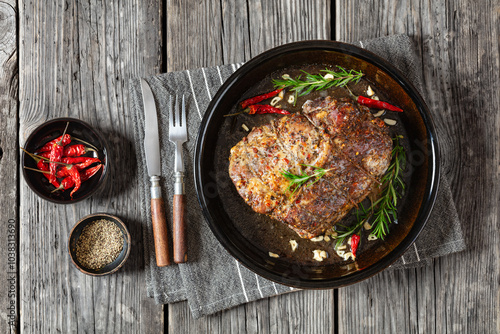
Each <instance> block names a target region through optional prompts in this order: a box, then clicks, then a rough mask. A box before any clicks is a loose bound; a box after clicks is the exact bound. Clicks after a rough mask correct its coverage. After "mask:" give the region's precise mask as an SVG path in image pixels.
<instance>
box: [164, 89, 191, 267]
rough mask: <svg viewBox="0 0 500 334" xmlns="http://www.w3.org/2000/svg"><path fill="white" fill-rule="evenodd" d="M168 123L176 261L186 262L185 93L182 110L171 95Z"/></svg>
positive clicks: (177, 100)
mask: <svg viewBox="0 0 500 334" xmlns="http://www.w3.org/2000/svg"><path fill="white" fill-rule="evenodd" d="M168 125H169V127H168V133H169V135H168V139H169V140H170V141H171V142H172V143H174V144H175V165H174V178H175V183H174V203H173V218H174V223H173V239H174V262H175V263H184V262H186V261H187V243H186V237H185V230H186V228H185V224H184V163H183V159H182V144H184V143H185V142H186V141H187V124H186V103H185V99H184V95H182V110H181V108H180V107H179V99H175V107H173V106H172V97H170V116H169V124H168Z"/></svg>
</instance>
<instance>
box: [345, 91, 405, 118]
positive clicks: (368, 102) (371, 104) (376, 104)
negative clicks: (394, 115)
mask: <svg viewBox="0 0 500 334" xmlns="http://www.w3.org/2000/svg"><path fill="white" fill-rule="evenodd" d="M346 88H347V87H346ZM347 90H348V91H349V94H350V95H351V97H352V98H353V99H354V100H356V101H357V102H358V103H359V104H361V105H364V106H367V107H368V108H373V109H387V110H391V111H399V112H403V109H401V108H398V107H396V106H393V105H392V104H389V103H387V102H383V101H379V100H373V99H370V98H367V97H364V96H357V95H354V94H353V92H351V90H350V89H349V88H347Z"/></svg>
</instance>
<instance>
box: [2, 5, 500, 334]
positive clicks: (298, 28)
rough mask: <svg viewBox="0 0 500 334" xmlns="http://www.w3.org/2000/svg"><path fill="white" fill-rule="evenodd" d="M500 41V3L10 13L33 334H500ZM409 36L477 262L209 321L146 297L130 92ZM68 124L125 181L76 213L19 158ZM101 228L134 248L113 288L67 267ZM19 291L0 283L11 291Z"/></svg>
mask: <svg viewBox="0 0 500 334" xmlns="http://www.w3.org/2000/svg"><path fill="white" fill-rule="evenodd" d="M17 3H19V6H17ZM16 11H17V12H16ZM332 14H333V15H334V16H333V17H332ZM16 19H17V21H16ZM16 26H18V27H19V28H18V31H17V38H16V29H17V28H16ZM499 27H500V4H499V3H498V1H476V2H469V1H465V0H459V1H451V0H446V1H443V2H438V1H424V0H402V1H397V0H381V1H375V0H369V1H360V0H353V1H329V0H321V1H308V0H270V1H265V0H234V1H229V0H219V1H208V0H201V1H191V0H190V1H180V0H166V1H161V0H147V1H138V0H130V1H97V0H90V1H86V2H83V1H76V0H69V1H66V2H60V3H53V2H50V1H49V2H43V3H42V2H31V1H18V2H17V1H14V0H0V117H1V120H2V121H1V122H0V148H1V152H2V153H1V154H0V184H2V191H1V195H2V196H0V206H1V207H2V208H3V209H2V210H0V220H1V221H2V223H3V224H4V226H6V224H7V223H8V220H9V219H14V220H15V221H16V222H19V223H18V227H19V231H18V237H19V242H18V245H19V254H18V255H19V276H18V278H19V289H18V290H17V293H18V295H19V299H18V300H19V303H20V305H19V308H20V309H19V312H17V314H20V315H21V318H20V319H19V320H20V325H19V327H20V328H19V329H20V331H21V332H23V333H24V332H27V333H53V332H63V333H69V332H89V333H93V332H98V333H113V332H114V333H129V332H130V333H161V332H163V331H164V332H168V333H388V332H390V333H498V332H500V320H499V319H500V305H499V303H500V289H499V282H500V263H499V261H498V259H499V258H500V237H499V235H498V230H499V226H500V222H499V216H500V205H499V202H500V167H499V166H500V150H499V149H498V148H499V147H500V113H499V110H500V94H498V92H499V90H500V81H499V80H498V73H500V55H499V48H500V46H499V39H498V36H499ZM396 33H406V34H408V35H410V36H411V37H412V39H413V41H414V42H415V45H416V47H417V52H418V54H419V58H420V59H421V62H422V75H423V78H424V87H423V95H424V97H425V99H426V101H427V103H428V105H429V107H430V108H432V109H433V110H436V111H437V112H436V113H435V117H434V121H435V123H436V128H437V132H438V137H439V139H440V147H441V151H442V152H443V171H444V173H445V174H446V175H447V176H448V178H449V180H450V182H451V185H452V190H453V194H454V198H455V201H456V205H457V209H458V211H459V215H460V219H461V220H462V226H463V229H464V232H465V235H466V237H467V244H468V250H467V251H465V252H462V253H460V254H454V255H450V256H446V257H442V258H439V259H436V260H434V261H433V263H432V265H430V266H427V267H423V268H417V269H409V270H402V271H387V272H383V273H381V274H379V275H377V276H375V277H373V278H371V279H369V280H367V281H365V282H362V283H359V284H357V285H354V286H350V287H346V288H342V289H339V290H336V292H335V291H334V290H326V291H298V292H293V293H289V294H286V295H281V296H278V297H272V298H267V299H263V300H260V301H256V302H252V303H248V304H245V305H241V306H239V307H235V308H232V309H230V310H226V311H222V312H219V313H217V314H214V315H211V316H207V317H203V318H201V319H198V320H194V319H193V318H192V316H191V313H190V311H189V307H188V304H187V302H181V303H175V304H171V305H168V306H165V307H164V310H162V307H161V306H158V305H155V304H154V302H153V300H152V299H150V298H148V297H147V296H146V291H145V282H144V270H143V268H144V263H143V255H142V254H143V249H142V240H143V239H142V228H141V224H142V223H143V222H141V221H140V212H139V207H138V203H137V201H136V199H137V198H138V197H139V194H138V189H137V187H135V186H134V183H133V182H131V180H134V179H135V177H137V175H136V170H137V168H136V161H135V153H134V152H135V151H134V144H133V142H132V140H133V139H132V138H133V133H132V132H133V131H132V124H131V122H132V119H131V114H130V113H129V112H128V109H129V100H128V99H129V97H128V80H129V78H131V77H137V76H146V75H151V74H155V73H159V72H162V71H167V70H168V71H176V70H183V69H187V68H197V67H203V66H213V65H219V64H229V63H235V62H243V61H247V60H249V59H250V58H252V57H254V56H256V55H258V54H259V53H261V52H263V51H265V50H268V49H270V48H272V47H274V46H277V45H280V44H284V43H288V42H293V41H298V40H306V39H329V38H334V39H338V40H344V41H348V42H349V41H356V40H360V39H369V38H374V37H379V36H385V35H390V34H396ZM17 41H19V46H17ZM18 68H19V75H18ZM18 80H19V83H18ZM17 101H19V102H17ZM61 116H71V117H77V118H81V119H83V120H85V121H87V122H88V123H90V124H91V125H93V126H95V127H96V128H97V129H98V130H99V131H101V133H102V134H103V136H104V137H105V138H107V139H108V144H109V147H110V154H109V156H110V160H111V161H112V165H113V166H119V168H118V167H116V168H112V169H111V171H110V177H109V179H108V183H107V184H106V186H105V187H104V188H103V189H102V190H101V191H100V193H98V194H96V195H95V196H93V197H92V198H91V199H89V200H86V201H84V202H80V203H76V204H71V205H67V206H62V205H55V204H52V203H49V202H45V201H43V200H41V199H39V198H38V197H37V196H36V195H34V194H33V192H31V191H30V190H29V188H28V187H27V186H26V184H25V183H24V180H22V178H20V176H19V171H18V170H17V168H16V166H18V153H17V151H18V150H17V147H18V146H19V144H22V143H23V142H24V140H25V139H26V137H27V135H28V134H29V133H30V131H31V130H33V129H34V127H35V126H37V125H39V124H40V123H42V122H43V121H44V120H47V119H51V118H55V117H61ZM123 166H126V167H127V168H122V167H123ZM17 203H19V206H17ZM95 212H108V213H111V214H116V215H118V216H119V217H120V218H122V219H123V220H124V222H125V224H126V225H127V227H128V228H129V230H130V232H131V235H132V252H131V256H130V258H129V260H128V261H127V263H126V264H125V266H124V268H122V269H121V270H120V271H119V272H118V273H116V274H113V275H111V276H107V277H100V278H93V277H89V276H84V275H83V274H81V273H80V272H79V271H77V270H76V269H75V268H73V266H72V264H71V262H70V260H69V256H68V254H67V250H66V247H67V237H68V234H69V231H70V229H71V228H72V226H73V224H74V223H75V222H76V221H78V220H79V219H80V218H81V217H83V216H85V215H87V214H90V213H95ZM6 237H7V234H4V237H2V238H0V257H1V258H0V266H1V268H2V269H3V268H5V266H6V265H7V261H8V254H7V253H8V239H6ZM5 275H6V273H5V270H0V280H1V281H2V282H4V283H5V282H6V279H7V276H5ZM8 302H9V299H8V295H6V294H5V293H4V292H3V291H2V292H1V293H0V305H1V306H2V308H1V309H0V321H1V323H0V330H2V332H4V329H5V332H7V331H9V330H11V332H16V330H15V328H10V327H9V326H8V324H7V322H6V321H5V319H6V316H7V312H6V311H7V310H6V307H5V306H6V305H8V304H7V303H8ZM164 321H165V322H166V323H164ZM164 327H165V328H164Z"/></svg>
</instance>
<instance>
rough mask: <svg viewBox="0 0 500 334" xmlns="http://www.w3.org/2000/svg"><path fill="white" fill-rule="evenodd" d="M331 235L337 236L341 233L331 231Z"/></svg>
mask: <svg viewBox="0 0 500 334" xmlns="http://www.w3.org/2000/svg"><path fill="white" fill-rule="evenodd" d="M330 235H331V236H332V237H334V238H335V237H336V236H337V235H339V234H338V233H337V231H332V233H330Z"/></svg>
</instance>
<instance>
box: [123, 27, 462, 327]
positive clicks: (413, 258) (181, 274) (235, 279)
mask: <svg viewBox="0 0 500 334" xmlns="http://www.w3.org/2000/svg"><path fill="white" fill-rule="evenodd" d="M357 45H358V46H361V47H364V48H366V49H367V50H370V51H372V52H374V53H377V54H378V55H380V56H381V57H383V58H385V59H387V60H389V61H390V62H391V63H392V64H394V65H395V66H396V67H398V68H399V69H400V70H401V71H402V72H403V73H405V74H406V75H407V77H408V79H410V81H411V82H414V83H415V85H416V86H417V88H419V89H421V87H422V85H421V77H420V75H421V72H420V70H419V67H418V62H417V58H416V54H415V52H414V50H413V46H412V43H411V41H410V39H409V38H408V37H407V36H404V35H397V36H391V37H384V38H379V39H376V40H370V41H364V42H359V43H357ZM241 65H242V64H232V65H223V66H216V67H210V68H200V69H195V70H186V71H181V72H172V73H165V74H160V75H157V76H153V77H149V78H146V80H147V81H148V82H149V83H150V85H151V87H152V90H153V93H154V95H155V98H156V99H157V107H158V110H159V128H160V143H161V154H162V188H163V191H164V193H163V197H164V198H165V205H166V207H167V208H171V206H172V198H173V182H172V180H173V169H172V164H173V160H172V159H173V157H174V151H173V150H174V148H173V145H171V143H170V142H169V141H168V110H169V97H170V96H171V95H174V94H176V95H178V96H181V95H182V94H186V95H187V96H188V99H187V100H188V101H189V102H188V104H187V121H188V136H189V141H188V142H187V143H186V144H185V146H184V147H185V150H186V151H187V154H185V168H186V175H187V176H188V177H186V178H185V182H186V194H187V196H186V223H187V233H188V249H189V262H188V263H185V264H180V265H172V266H169V267H163V268H159V267H157V266H156V262H155V255H154V245H153V238H152V226H151V212H150V205H149V204H150V203H149V201H150V197H149V186H150V185H149V179H148V176H147V170H146V165H145V155H144V148H143V138H144V111H143V106H142V95H141V89H140V81H139V79H133V80H131V82H130V96H131V105H132V114H133V117H134V118H135V129H134V130H135V131H134V134H135V138H134V142H135V148H136V152H137V164H138V173H137V175H138V187H139V193H140V198H139V200H140V205H141V208H142V210H141V211H142V219H141V221H142V222H143V227H144V233H143V234H144V250H145V263H146V265H145V270H146V284H147V289H148V295H149V296H150V297H153V298H154V299H155V301H156V302H157V303H159V304H165V303H173V302H177V301H181V300H186V299H187V301H188V303H189V307H190V309H191V312H192V314H193V317H194V318H198V317H200V316H203V315H207V314H211V313H214V312H217V311H220V310H223V309H227V308H230V307H233V306H236V305H239V304H242V303H246V302H249V301H253V300H257V299H261V298H265V297H269V296H274V295H278V294H282V293H285V292H290V291H293V290H295V289H293V288H290V287H287V286H283V285H280V284H277V283H274V282H272V281H269V280H267V279H265V278H262V277H260V276H258V275H256V274H255V273H253V272H252V271H250V270H248V269H246V268H245V267H243V266H242V265H241V264H240V263H239V262H238V261H236V260H235V259H234V258H233V257H232V256H230V255H229V254H228V253H227V252H226V250H225V249H224V248H223V247H222V245H221V244H220V243H219V242H218V241H217V239H216V238H215V236H214V235H213V234H212V232H211V230H210V228H209V226H208V224H207V222H206V221H205V219H204V217H203V214H202V212H201V209H200V207H199V205H198V200H197V198H196V195H195V194H196V193H195V188H194V184H193V178H192V177H189V175H192V172H193V157H194V149H195V141H196V137H197V133H198V127H199V125H200V122H201V119H202V118H203V114H204V112H205V110H206V108H207V106H208V104H209V103H210V100H211V99H212V97H213V96H214V95H215V93H216V92H217V89H218V88H219V87H220V86H221V85H222V84H223V82H224V81H225V80H226V79H227V78H228V77H229V76H230V75H231V74H232V73H233V72H235V71H236V70H237V69H238V68H239V67H240V66H241ZM440 182H441V183H440V190H439V192H438V195H437V200H436V204H435V207H434V210H433V212H432V214H431V218H430V219H429V222H428V223H427V225H426V227H425V230H424V231H423V232H422V233H421V234H420V237H419V238H418V240H417V241H416V242H415V243H414V245H413V246H412V247H410V248H409V249H408V250H407V252H406V253H405V254H404V255H403V256H402V257H401V258H400V259H399V260H398V261H396V262H395V263H394V264H393V265H392V266H391V267H390V268H389V270H390V269H391V268H393V269H394V268H398V269H399V268H409V267H414V266H421V265H425V264H426V263H427V262H428V261H429V260H430V259H431V258H433V257H438V256H442V255H445V254H449V253H453V252H458V251H461V250H463V249H465V243H464V240H463V236H462V231H461V228H460V223H459V220H458V216H457V212H456V209H455V205H454V203H453V199H452V196H451V192H450V187H449V185H448V182H447V181H446V179H445V178H441V180H440ZM168 212H169V209H167V213H168ZM169 224H171V221H169Z"/></svg>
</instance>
